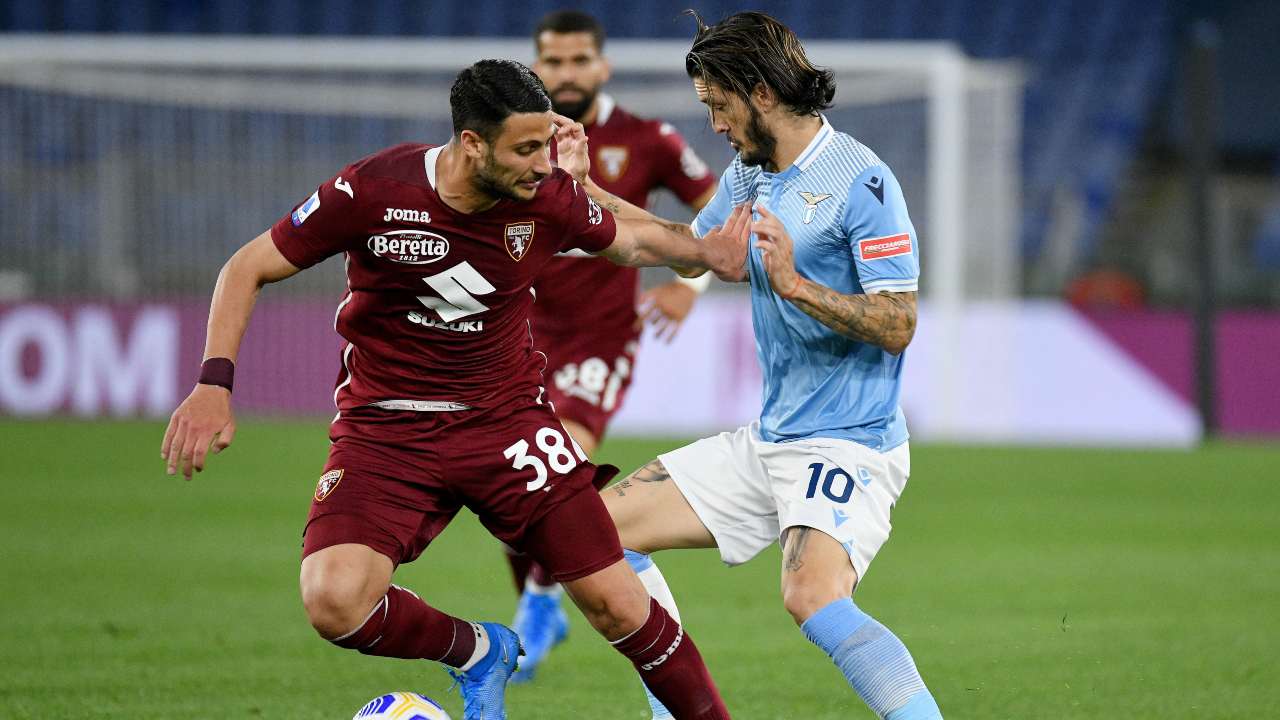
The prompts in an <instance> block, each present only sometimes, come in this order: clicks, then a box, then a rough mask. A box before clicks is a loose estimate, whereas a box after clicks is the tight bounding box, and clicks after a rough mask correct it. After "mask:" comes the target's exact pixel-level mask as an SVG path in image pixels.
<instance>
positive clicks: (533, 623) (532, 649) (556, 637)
mask: <svg viewBox="0 0 1280 720" xmlns="http://www.w3.org/2000/svg"><path fill="white" fill-rule="evenodd" d="M511 625H512V627H514V628H515V631H516V633H517V634H519V635H520V642H521V643H522V644H523V645H524V650H525V656H524V660H523V661H522V662H521V663H520V669H519V670H518V671H516V674H515V675H513V676H512V677H511V682H513V683H525V682H529V681H530V680H532V679H533V674H534V672H536V671H537V669H538V665H540V664H542V661H543V660H544V659H545V658H546V657H547V654H548V653H550V652H551V648H553V647H555V646H556V645H559V644H560V643H562V642H564V639H565V638H566V637H568V635H569V617H568V616H567V615H565V614H564V608H562V607H560V597H559V596H555V595H539V594H537V593H531V592H529V591H528V590H526V591H525V592H524V593H523V594H522V595H521V596H520V604H519V605H517V606H516V617H515V620H513V621H512V622H511Z"/></svg>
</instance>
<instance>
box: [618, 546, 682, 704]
mask: <svg viewBox="0 0 1280 720" xmlns="http://www.w3.org/2000/svg"><path fill="white" fill-rule="evenodd" d="M622 554H623V556H625V557H626V558H627V564H628V565H630V566H631V569H632V570H635V571H636V575H640V574H641V573H643V572H644V571H646V570H648V569H650V568H652V567H654V564H653V558H650V557H649V556H648V555H645V554H644V553H638V552H636V551H635V550H623V551H622ZM640 580H641V581H644V580H645V577H643V576H642V577H641V578H640ZM663 582H664V584H665V581H663ZM668 594H670V591H668ZM667 612H671V609H670V608H667ZM641 684H642V685H643V680H642V681H641ZM644 694H645V697H647V698H648V699H649V709H650V710H652V711H653V717H654V718H657V720H665V719H666V718H670V717H672V715H671V711H670V710H668V709H667V706H666V705H663V704H662V701H661V700H659V699H658V698H656V697H654V695H653V693H652V692H650V691H649V686H648V685H645V686H644Z"/></svg>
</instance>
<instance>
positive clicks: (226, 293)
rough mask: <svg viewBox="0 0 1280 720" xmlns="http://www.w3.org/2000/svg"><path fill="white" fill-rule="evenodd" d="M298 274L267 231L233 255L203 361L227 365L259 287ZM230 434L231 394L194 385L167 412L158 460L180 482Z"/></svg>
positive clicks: (216, 294)
mask: <svg viewBox="0 0 1280 720" xmlns="http://www.w3.org/2000/svg"><path fill="white" fill-rule="evenodd" d="M297 272H298V268H296V267H294V266H293V265H292V264H291V263H290V262H289V261H288V260H286V259H285V258H284V256H283V255H281V254H280V251H279V250H277V249H276V246H275V243H273V242H272V241H271V232H270V231H267V232H264V233H262V234H261V235H259V236H258V237H256V238H254V239H253V240H251V241H249V242H248V243H247V244H245V245H244V246H243V247H241V248H240V249H239V250H237V251H236V253H235V254H234V255H232V256H231V259H230V260H228V261H227V263H226V264H225V265H223V266H222V271H221V272H219V273H218V282H217V284H216V285H215V286H214V288H213V301H212V303H211V304H210V306H209V327H208V331H207V335H206V337H205V345H204V357H205V359H206V360H207V359H209V358H226V359H227V360H229V361H231V362H232V363H234V362H235V359H236V355H237V354H238V353H239V351H240V340H241V338H243V337H244V331H245V328H246V327H248V325H249V316H250V315H251V314H252V313H253V305H254V302H255V301H256V300H257V298H258V292H259V291H260V290H262V286H263V285H265V284H267V283H270V282H276V281H277V280H283V279H285V278H287V277H289V276H290V275H293V274H295V273H297ZM235 432H236V425H235V418H234V416H233V415H232V413H231V391H230V390H229V389H227V388H224V387H221V386H219V385H212V384H204V383H197V384H196V386H195V388H193V389H192V390H191V394H190V395H188V396H187V399H186V400H183V401H182V404H181V405H179V406H178V409H177V410H174V411H173V415H172V416H171V417H170V418H169V426H168V427H167V428H165V431H164V440H163V441H162V442H161V443H160V457H161V459H163V460H165V461H166V463H167V472H168V474H170V475H173V474H175V473H176V472H177V471H178V470H179V469H181V470H182V474H183V476H184V477H186V479H188V480H190V479H191V472H192V470H195V471H196V472H200V471H201V470H204V461H205V456H206V454H207V453H208V451H209V445H210V443H212V444H213V451H214V452H215V453H217V452H221V451H222V450H224V449H226V448H227V446H229V445H230V444H231V440H232V439H233V438H234V436H235Z"/></svg>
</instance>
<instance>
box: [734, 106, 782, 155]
mask: <svg viewBox="0 0 1280 720" xmlns="http://www.w3.org/2000/svg"><path fill="white" fill-rule="evenodd" d="M747 107H749V108H750V109H751V119H750V120H748V121H747V127H746V128H745V132H746V137H745V138H743V139H744V140H746V143H745V144H744V145H743V147H742V148H740V149H739V150H738V157H740V158H741V159H742V164H743V165H747V166H750V167H757V166H767V165H768V164H769V163H772V162H773V151H774V150H776V149H777V148H778V139H777V138H775V137H774V136H773V134H772V133H770V132H769V128H767V127H765V126H764V123H763V122H761V118H760V111H759V110H756V108H755V106H754V105H748V106H747ZM748 148H750V149H749V150H748Z"/></svg>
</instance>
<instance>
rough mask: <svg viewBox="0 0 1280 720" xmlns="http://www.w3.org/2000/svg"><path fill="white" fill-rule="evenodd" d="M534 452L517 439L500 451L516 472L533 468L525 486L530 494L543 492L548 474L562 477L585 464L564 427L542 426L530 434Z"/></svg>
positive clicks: (526, 441)
mask: <svg viewBox="0 0 1280 720" xmlns="http://www.w3.org/2000/svg"><path fill="white" fill-rule="evenodd" d="M533 444H534V446H535V447H536V451H535V450H533V448H530V447H529V441H528V440H525V439H523V438H522V439H520V440H517V441H516V442H514V443H512V444H511V446H510V447H508V448H507V449H506V450H503V451H502V454H503V456H504V457H506V458H507V459H508V460H510V461H511V467H512V468H513V469H515V470H523V469H525V468H532V469H533V474H534V477H533V479H532V480H529V481H527V482H526V483H525V489H526V490H528V491H529V492H533V491H534V490H540V489H542V488H543V487H544V486H545V485H546V484H547V480H548V479H549V478H550V473H552V472H554V473H555V474H556V475H564V474H565V473H568V472H569V471H571V470H573V469H574V468H576V467H578V463H583V462H586V461H587V454H586V453H584V452H582V448H580V447H578V443H577V442H575V441H574V439H573V438H572V437H571V436H570V435H569V433H568V432H565V430H564V428H553V427H543V428H538V431H537V432H536V433H534V434H533Z"/></svg>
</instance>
